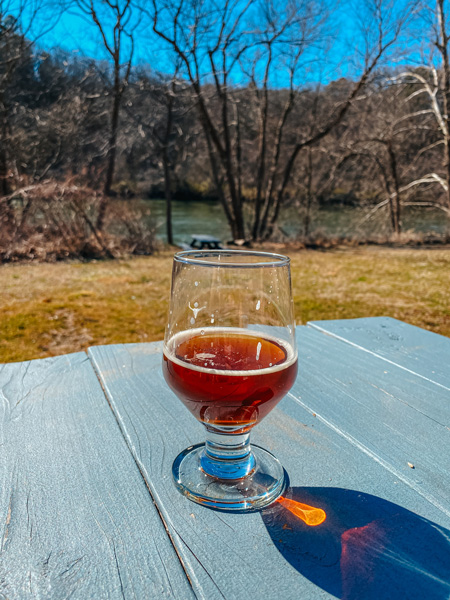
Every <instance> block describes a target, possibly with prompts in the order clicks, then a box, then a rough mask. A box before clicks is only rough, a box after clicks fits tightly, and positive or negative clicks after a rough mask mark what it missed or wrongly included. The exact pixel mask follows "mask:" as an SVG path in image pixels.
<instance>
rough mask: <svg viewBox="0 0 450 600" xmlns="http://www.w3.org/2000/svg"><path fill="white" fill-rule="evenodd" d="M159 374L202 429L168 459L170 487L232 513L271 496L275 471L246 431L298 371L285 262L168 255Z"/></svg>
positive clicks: (240, 254)
mask: <svg viewBox="0 0 450 600" xmlns="http://www.w3.org/2000/svg"><path fill="white" fill-rule="evenodd" d="M163 356H164V360H163V371H164V377H165V379H166V381H167V383H168V385H169V386H170V388H171V389H172V390H173V391H174V392H175V394H176V395H177V396H178V398H179V399H180V400H181V402H183V404H184V405H185V406H186V408H187V409H188V410H189V411H190V412H191V413H192V414H193V415H194V416H195V417H196V418H197V419H198V420H199V421H200V422H201V423H203V425H204V426H205V428H206V443H204V444H199V445H196V446H193V447H190V448H187V449H186V450H184V451H183V452H182V453H181V454H180V455H179V456H178V457H177V458H176V459H175V462H174V464H173V468H172V472H173V476H174V480H175V484H176V486H177V488H178V489H179V490H180V492H181V493H183V494H184V495H186V496H187V497H188V498H190V499H191V500H193V501H194V502H198V503H199V504H204V505H207V506H210V507H212V508H218V509H222V510H233V511H245V510H255V509H259V508H262V507H263V506H266V505H268V504H271V503H272V502H274V501H275V500H276V499H277V498H278V497H279V496H280V495H281V494H282V492H283V490H284V487H285V484H286V482H285V473H284V469H283V467H282V466H281V464H280V463H279V462H278V460H277V459H276V458H275V457H274V456H273V455H272V454H271V453H270V452H268V451H267V450H264V449H263V448H260V447H258V446H254V445H253V446H250V442H249V436H250V430H251V429H252V427H254V426H255V425H256V424H257V423H259V422H260V421H261V420H262V419H263V418H264V417H265V416H266V415H267V414H268V413H269V412H270V411H271V410H272V409H273V408H274V406H275V405H276V404H277V403H278V402H279V401H280V400H281V399H282V398H283V396H284V395H285V394H286V393H287V392H288V391H289V389H290V388H291V386H292V384H293V383H294V380H295V377H296V374H297V349H296V345H295V326H294V315H293V302H292V292H291V278H290V269H289V258H287V257H285V256H281V255H278V254H271V253H267V252H252V251H240V250H211V251H209V250H208V251H187V252H179V253H178V254H176V255H175V257H174V263H173V274H172V290H171V299H170V314H169V322H168V325H167V329H166V334H165V340H164V355H163Z"/></svg>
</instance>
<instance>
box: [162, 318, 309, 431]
mask: <svg viewBox="0 0 450 600" xmlns="http://www.w3.org/2000/svg"><path fill="white" fill-rule="evenodd" d="M163 372H164V377H165V379H166V381H167V383H168V385H169V386H170V388H171V389H172V390H173V391H174V392H175V394H176V395H177V396H178V397H179V398H180V400H181V401H182V402H183V403H184V404H185V406H186V407H187V408H188V409H189V410H190V411H191V413H192V414H193V415H194V416H195V417H196V418H197V419H198V420H199V421H201V422H203V423H205V424H206V425H208V424H211V425H212V426H214V427H218V428H223V430H225V431H227V430H228V431H233V432H236V433H238V432H239V433H244V432H246V431H248V430H249V429H250V428H251V427H253V425H255V424H256V423H259V421H261V419H263V418H264V417H265V416H266V415H267V414H268V413H269V412H270V411H271V410H272V409H273V408H274V406H275V405H276V404H277V403H278V402H279V401H280V400H281V399H282V398H283V396H284V395H285V394H286V393H287V392H288V391H289V389H290V388H291V387H292V385H293V383H294V381H295V377H296V375H297V356H296V353H295V352H294V350H293V348H292V347H291V346H290V345H289V344H287V343H286V342H284V341H282V340H279V339H277V338H275V337H271V336H267V335H265V334H258V333H256V332H250V331H248V330H246V329H234V328H223V329H221V328H209V329H204V330H200V329H193V330H190V331H184V332H182V333H179V334H176V335H175V336H173V337H172V338H171V339H170V340H169V341H168V342H167V344H166V346H165V348H164V361H163Z"/></svg>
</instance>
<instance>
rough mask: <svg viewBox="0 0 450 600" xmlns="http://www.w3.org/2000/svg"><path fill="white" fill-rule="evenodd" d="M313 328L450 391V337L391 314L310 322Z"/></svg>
mask: <svg viewBox="0 0 450 600" xmlns="http://www.w3.org/2000/svg"><path fill="white" fill-rule="evenodd" d="M308 325H310V326H311V327H314V328H315V329H318V330H319V331H322V332H324V333H327V334H329V335H332V336H334V337H336V338H338V339H340V340H343V341H345V342H347V343H348V344H351V345H353V346H356V347H358V348H360V349H362V350H365V351H366V352H369V353H371V354H375V355H376V356H379V357H380V358H383V359H384V360H385V361H387V362H389V363H394V364H396V365H398V366H400V367H402V368H403V369H405V370H408V371H411V372H413V373H416V374H418V375H420V376H421V377H423V378H424V379H428V380H430V381H434V382H435V383H437V384H438V385H441V386H442V387H443V388H444V389H446V390H449V391H450V369H449V365H450V340H449V339H448V338H447V337H444V336H442V335H438V334H437V333H432V332H431V331H426V330H425V329H420V328H419V327H414V326H413V325H408V323H403V322H402V321H397V320H396V319H391V318H390V317H374V318H367V319H343V320H338V321H311V322H310V323H308Z"/></svg>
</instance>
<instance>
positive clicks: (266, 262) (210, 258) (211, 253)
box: [173, 248, 291, 269]
mask: <svg viewBox="0 0 450 600" xmlns="http://www.w3.org/2000/svg"><path fill="white" fill-rule="evenodd" d="M221 256H231V257H233V256H234V257H236V258H237V257H239V256H241V257H246V256H248V257H250V256H252V257H256V258H260V260H259V261H255V262H240V261H238V260H236V261H232V262H222V261H221V260H220V257H221ZM214 259H215V260H214ZM173 260H174V262H178V263H184V264H188V265H199V266H202V267H223V268H236V267H240V268H244V269H255V268H259V267H285V266H288V265H289V264H290V262H291V259H290V258H289V256H285V255H284V254H277V253H276V252H264V251H262V250H228V249H226V248H222V249H219V250H183V251H181V252H176V253H175V254H174V257H173Z"/></svg>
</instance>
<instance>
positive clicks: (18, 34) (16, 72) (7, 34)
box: [0, 0, 59, 195]
mask: <svg viewBox="0 0 450 600" xmlns="http://www.w3.org/2000/svg"><path fill="white" fill-rule="evenodd" d="M47 8H48V6H47V5H46V3H45V2H39V1H38V0H18V1H17V2H16V1H14V0H0V194H3V195H7V194H8V193H9V192H10V191H11V189H10V188H11V182H12V180H14V179H16V180H17V179H18V178H19V170H18V167H17V161H16V159H15V156H14V148H13V147H12V145H11V138H12V128H11V123H10V120H11V113H12V112H14V111H13V105H14V103H15V101H16V100H15V97H14V95H15V91H17V90H18V89H19V88H20V86H18V85H17V83H18V82H19V81H20V80H22V81H25V80H26V79H27V80H28V81H27V83H28V85H29V87H30V88H32V85H33V78H34V73H33V47H34V44H35V43H36V42H37V41H38V40H39V38H40V37H41V36H43V35H44V34H45V33H48V32H49V31H50V30H51V28H52V27H53V26H54V25H55V24H56V22H57V20H58V16H59V15H58V11H52V12H51V13H50V16H47V18H46V19H42V14H41V13H43V12H44V11H45V10H46V9H47ZM14 88H17V89H16V90H15V89H14ZM31 91H32V90H31V89H30V92H31Z"/></svg>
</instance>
